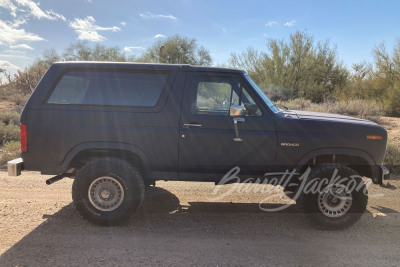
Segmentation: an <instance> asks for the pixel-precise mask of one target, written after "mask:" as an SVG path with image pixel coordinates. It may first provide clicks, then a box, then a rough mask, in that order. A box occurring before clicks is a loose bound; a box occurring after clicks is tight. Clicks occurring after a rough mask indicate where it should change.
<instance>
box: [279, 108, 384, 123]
mask: <svg viewBox="0 0 400 267" xmlns="http://www.w3.org/2000/svg"><path fill="white" fill-rule="evenodd" d="M283 114H284V115H285V116H286V117H287V116H290V117H293V116H297V118H299V119H302V120H321V121H336V122H347V123H356V124H370V125H377V124H376V123H374V122H372V121H369V120H363V119H359V118H354V117H350V116H344V115H338V114H330V113H322V112H311V111H301V110H285V111H283Z"/></svg>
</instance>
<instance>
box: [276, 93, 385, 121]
mask: <svg viewBox="0 0 400 267" xmlns="http://www.w3.org/2000/svg"><path fill="white" fill-rule="evenodd" d="M276 105H277V106H278V107H279V106H281V107H282V106H285V107H287V108H289V109H295V110H307V111H315V112H325V113H335V114H341V115H348V116H354V117H358V118H361V119H371V118H372V119H373V118H374V117H378V116H383V115H385V110H384V108H383V107H382V106H381V105H380V104H378V103H377V102H374V101H367V100H362V99H352V100H349V101H342V102H337V101H336V102H324V103H320V104H316V103H312V102H311V101H310V100H306V99H302V98H298V99H294V100H290V101H278V102H276Z"/></svg>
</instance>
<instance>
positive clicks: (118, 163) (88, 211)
mask: <svg viewBox="0 0 400 267" xmlns="http://www.w3.org/2000/svg"><path fill="white" fill-rule="evenodd" d="M143 198H144V184H143V179H142V176H141V174H140V172H139V171H137V170H136V169H135V168H133V167H132V166H131V165H130V164H129V163H127V162H125V161H122V160H119V159H115V158H103V159H98V160H94V161H92V162H89V163H88V164H86V165H85V166H84V167H83V168H82V169H81V170H80V171H79V172H78V174H77V176H76V178H75V180H74V183H73V185H72V199H73V200H74V203H75V205H76V208H77V210H78V211H79V212H80V214H81V215H82V216H83V217H85V218H86V219H87V220H89V221H90V222H93V223H96V224H101V225H115V224H118V223H121V222H123V221H124V220H126V219H128V218H129V217H130V216H131V215H132V213H134V212H135V211H136V210H137V209H138V208H139V207H140V205H141V203H142V202H143Z"/></svg>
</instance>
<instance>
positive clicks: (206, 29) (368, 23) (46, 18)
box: [0, 0, 400, 72]
mask: <svg viewBox="0 0 400 267" xmlns="http://www.w3.org/2000/svg"><path fill="white" fill-rule="evenodd" d="M298 30H300V31H306V32H307V33H308V34H310V35H313V36H314V38H315V39H316V40H317V41H319V40H325V39H329V40H330V42H331V44H332V45H336V46H337V50H338V53H339V58H340V59H342V60H343V62H344V63H345V64H346V65H347V66H351V64H353V63H358V62H361V61H363V60H366V61H369V62H372V61H373V58H372V53H371V51H372V49H373V48H374V46H376V45H377V44H379V43H381V42H384V43H385V44H386V45H387V47H388V48H390V49H391V48H392V47H393V44H394V42H395V40H396V38H400V1H383V0H381V1H365V0H364V1H344V0H335V1H322V0H321V1H285V0H281V1H251V0H248V1H234V0H231V1H228V0H224V1H218V0H214V1H211V0H203V1H200V0H198V1H195V0H175V1H172V0H163V1H153V0H147V1H136V0H130V1H125V0H113V1H112V0H69V1H66V0H46V1H45V0H42V1H39V0H34V1H32V0H0V68H6V69H7V70H9V71H11V72H15V71H16V69H17V68H20V69H23V68H25V67H27V66H29V65H30V64H31V63H32V62H33V61H34V59H35V58H38V57H40V56H41V54H42V52H43V51H44V50H47V49H50V48H54V49H56V50H57V51H59V52H62V51H63V50H64V49H65V48H66V47H67V46H68V45H69V44H70V43H72V42H76V41H77V40H87V41H89V42H90V43H95V42H98V43H101V44H103V45H106V46H118V47H120V48H121V49H124V51H125V52H126V54H128V55H129V54H134V55H139V54H140V53H143V52H144V51H145V50H144V49H145V48H146V47H148V46H150V45H151V44H152V43H153V42H154V41H155V40H157V39H158V38H165V36H172V35H174V34H180V35H184V36H187V37H194V38H196V39H197V40H198V42H199V44H201V45H203V46H204V47H206V48H207V49H209V51H210V53H211V54H212V56H213V58H214V64H215V65H217V64H223V63H224V62H225V61H226V60H227V59H228V58H229V55H230V53H231V52H242V51H244V50H245V49H246V48H248V47H253V48H256V49H259V50H264V51H265V50H266V42H267V40H268V38H273V39H288V38H289V35H290V34H292V33H295V32H296V31H298Z"/></svg>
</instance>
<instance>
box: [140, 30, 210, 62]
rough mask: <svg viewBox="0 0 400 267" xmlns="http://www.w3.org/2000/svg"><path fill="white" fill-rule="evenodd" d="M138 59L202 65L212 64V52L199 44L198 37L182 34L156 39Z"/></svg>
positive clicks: (141, 60)
mask: <svg viewBox="0 0 400 267" xmlns="http://www.w3.org/2000/svg"><path fill="white" fill-rule="evenodd" d="M137 61H139V62H148V63H169V64H191V65H202V66H209V65H211V64H212V58H211V55H210V53H209V52H208V50H207V49H205V48H204V47H203V46H199V45H198V44H197V41H196V39H193V38H187V37H183V36H180V35H174V36H171V37H168V38H166V39H162V40H158V41H156V42H155V43H154V44H153V45H152V46H150V47H149V48H148V49H147V50H146V52H145V53H144V54H143V55H142V56H141V57H139V58H138V59H137Z"/></svg>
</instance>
